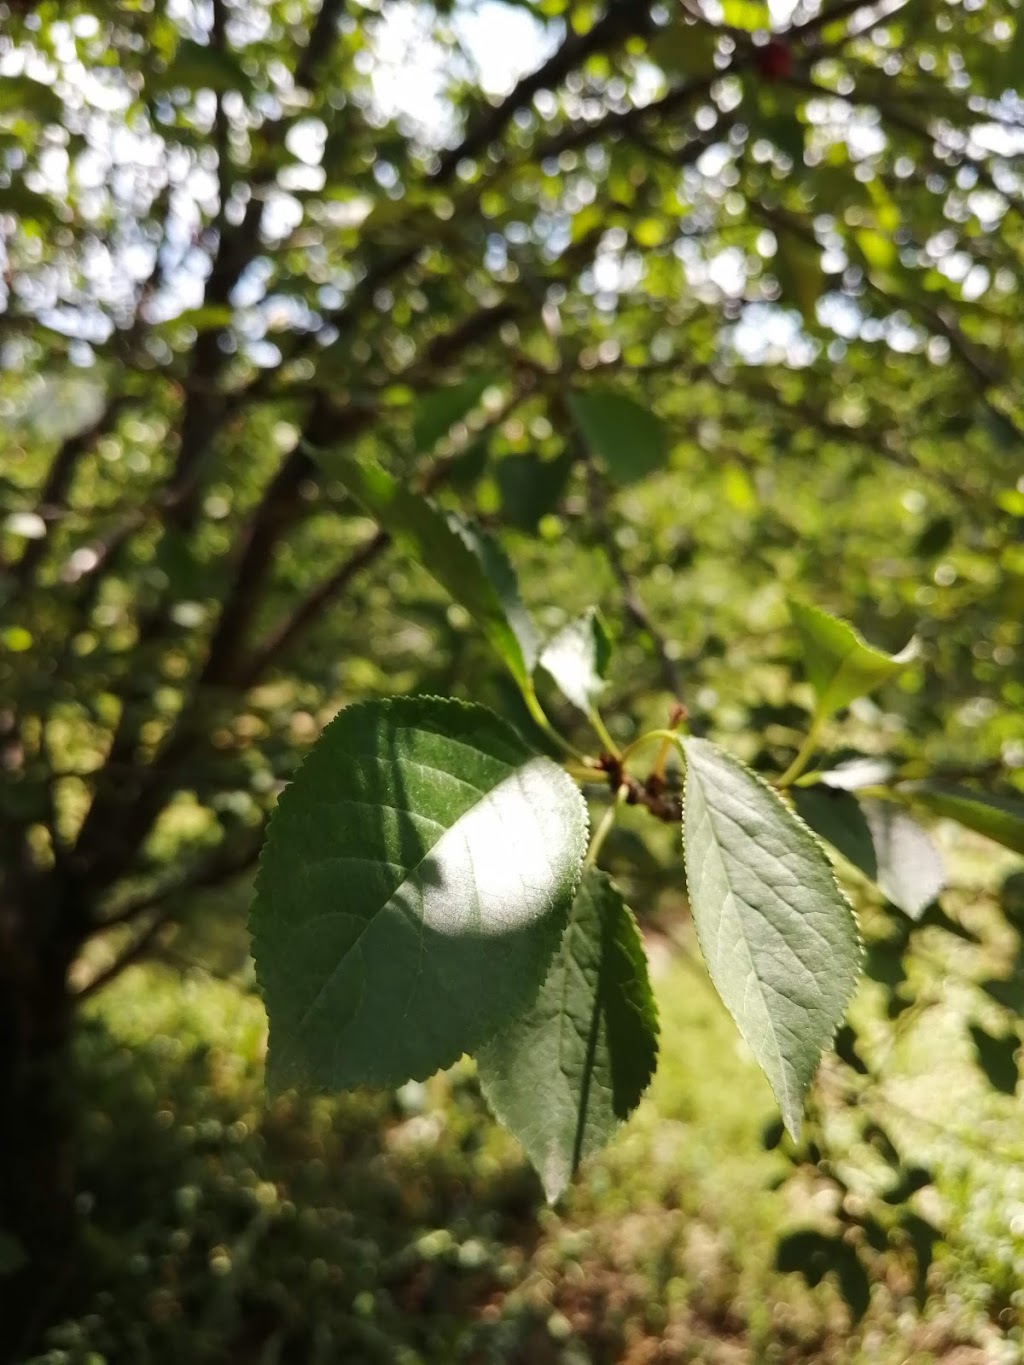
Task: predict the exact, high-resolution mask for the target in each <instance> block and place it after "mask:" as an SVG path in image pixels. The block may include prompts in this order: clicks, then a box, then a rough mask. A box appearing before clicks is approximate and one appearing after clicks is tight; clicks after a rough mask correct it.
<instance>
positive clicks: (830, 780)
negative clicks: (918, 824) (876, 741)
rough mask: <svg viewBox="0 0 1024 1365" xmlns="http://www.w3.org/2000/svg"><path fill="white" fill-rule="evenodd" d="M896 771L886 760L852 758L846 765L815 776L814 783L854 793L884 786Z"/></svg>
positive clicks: (841, 764)
mask: <svg viewBox="0 0 1024 1365" xmlns="http://www.w3.org/2000/svg"><path fill="white" fill-rule="evenodd" d="M895 771H896V770H895V768H894V767H893V765H892V764H891V763H890V762H889V761H888V760H887V759H884V758H851V759H849V760H848V761H847V762H846V763H838V764H836V766H835V767H834V768H828V769H827V770H826V771H825V772H821V773H816V774H814V781H815V782H820V783H821V784H822V786H825V787H831V788H832V789H833V790H834V791H847V792H853V791H857V790H859V789H860V788H861V787H881V786H884V785H885V784H886V783H887V782H888V781H889V779H890V778H891V777H892V775H893V773H894V772H895Z"/></svg>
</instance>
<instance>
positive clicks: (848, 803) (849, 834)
mask: <svg viewBox="0 0 1024 1365" xmlns="http://www.w3.org/2000/svg"><path fill="white" fill-rule="evenodd" d="M792 796H793V805H794V807H795V808H796V813H797V815H799V816H800V819H801V820H803V821H804V822H805V823H806V824H808V825H810V827H811V829H813V830H814V832H815V834H817V835H820V836H821V838H822V839H824V840H825V841H826V843H829V844H831V845H832V847H833V848H834V849H836V850H837V852H839V853H841V854H842V855H843V857H844V858H845V859H846V860H847V862H849V863H852V864H853V866H854V867H855V868H857V869H858V870H859V871H860V872H863V873H864V875H865V877H869V878H870V879H871V880H872V881H874V880H875V877H876V875H877V872H878V859H877V858H876V856H875V845H874V842H873V840H872V838H871V830H870V828H869V827H868V822H867V819H866V818H865V815H864V812H863V811H862V810H861V808H860V804H859V802H858V801H857V800H856V799H855V798H854V797H852V796H850V795H849V793H848V792H845V791H833V790H830V789H829V788H827V787H796V788H794V789H793V792H792Z"/></svg>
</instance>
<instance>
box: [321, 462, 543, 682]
mask: <svg viewBox="0 0 1024 1365" xmlns="http://www.w3.org/2000/svg"><path fill="white" fill-rule="evenodd" d="M311 454H312V455H313V457H314V458H315V459H316V461H317V463H318V464H320V465H321V467H322V468H323V469H324V470H325V471H326V472H327V473H328V474H329V475H330V476H331V477H332V478H336V479H338V480H340V481H341V482H342V483H343V484H344V485H345V487H346V488H347V489H348V490H349V492H350V493H351V494H352V496H353V497H354V498H355V499H356V501H357V502H360V503H362V505H363V506H364V507H365V508H366V510H367V511H368V512H369V513H370V515H371V516H372V517H374V518H375V520H377V521H378V522H379V523H380V525H381V526H382V527H384V529H385V530H387V531H389V532H390V533H391V534H392V535H395V536H398V537H401V538H403V539H404V540H406V541H408V542H411V544H412V546H413V548H414V549H415V551H416V552H417V558H418V559H419V561H420V563H421V564H422V565H423V567H424V568H425V569H426V570H427V572H428V573H429V574H432V575H433V577H434V578H436V579H437V581H438V582H439V583H440V584H441V586H442V587H444V588H445V589H447V591H448V592H449V593H450V594H451V596H452V597H453V598H454V599H455V601H456V602H460V603H461V604H462V606H464V607H465V608H466V610H467V611H468V612H469V613H470V615H471V616H472V617H473V619H474V620H475V621H476V624H477V626H478V627H479V628H480V630H481V631H482V632H483V634H484V635H485V636H486V638H487V640H488V642H489V643H490V645H491V647H492V648H493V649H494V651H495V653H496V654H497V655H498V657H499V658H500V659H501V660H502V662H503V663H504V664H505V666H506V667H507V668H508V670H509V672H510V673H511V674H512V676H513V677H514V678H515V680H516V682H517V683H519V685H520V687H521V688H523V689H524V690H528V689H529V688H530V687H531V682H530V679H531V675H532V673H533V670H534V666H535V665H536V662H537V639H536V632H535V630H534V626H533V622H532V621H531V619H530V616H529V614H528V613H527V611H526V608H525V607H524V606H523V604H522V602H521V601H520V598H519V590H518V587H517V585H516V579H515V573H514V572H513V570H512V566H511V565H510V564H509V562H508V560H507V559H506V558H505V555H504V553H503V552H502V550H501V549H500V548H499V547H498V545H496V544H495V542H494V541H493V540H492V539H491V538H490V537H489V536H487V535H485V534H484V533H483V532H482V531H480V530H477V529H476V528H475V527H473V526H472V525H470V524H469V523H468V522H465V521H463V520H462V519H461V518H459V517H456V516H455V515H454V514H453V513H445V512H442V511H441V510H440V509H439V508H438V507H436V506H435V505H434V504H433V503H432V502H430V501H429V500H428V499H427V498H425V497H422V496H421V495H420V494H418V493H413V492H410V490H409V489H407V488H405V487H403V486H402V485H401V484H400V483H399V482H398V481H397V480H396V479H393V478H392V477H391V475H390V474H388V473H387V472H386V471H385V470H383V469H381V468H380V466H379V465H372V464H368V463H367V464H363V463H360V462H359V461H357V460H354V459H352V458H351V457H350V456H346V455H343V454H339V453H337V452H335V451H327V450H320V451H311Z"/></svg>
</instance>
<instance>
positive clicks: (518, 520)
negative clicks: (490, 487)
mask: <svg viewBox="0 0 1024 1365" xmlns="http://www.w3.org/2000/svg"><path fill="white" fill-rule="evenodd" d="M572 465H573V460H572V454H571V452H569V451H565V452H563V454H561V455H559V456H558V457H557V458H556V459H554V460H542V459H541V458H540V456H539V455H506V456H505V458H504V459H503V460H499V461H498V463H497V466H496V467H495V471H494V477H495V478H496V479H497V481H498V489H499V491H500V493H501V511H502V517H503V519H504V520H505V521H506V522H507V523H508V525H510V526H516V527H518V528H519V529H520V530H523V531H535V530H536V529H537V523H538V522H539V521H540V519H541V517H543V516H545V515H546V514H547V513H548V512H552V511H554V509H555V508H556V507H557V506H558V504H559V502H560V501H561V499H562V495H563V494H564V493H565V489H566V485H567V484H568V482H569V475H570V474H571V473H572Z"/></svg>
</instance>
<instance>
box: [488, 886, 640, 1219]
mask: <svg viewBox="0 0 1024 1365" xmlns="http://www.w3.org/2000/svg"><path fill="white" fill-rule="evenodd" d="M657 1051H658V1014H657V1008H656V1006H655V1003H654V997H653V995H652V994H651V987H650V983H649V982H648V979H647V960H646V958H645V956H644V950H643V945H642V943H641V941H640V935H639V933H638V932H637V927H636V924H635V922H634V920H633V917H632V915H631V914H630V912H629V909H628V907H627V906H626V904H625V902H624V901H623V899H622V894H621V892H620V891H619V889H618V887H617V886H616V885H615V883H614V882H613V881H612V880H611V878H610V877H609V876H608V875H607V874H606V873H604V872H600V871H598V870H597V869H595V868H590V869H589V870H588V871H587V872H586V873H585V874H584V877H583V882H582V885H581V886H580V889H579V891H578V892H577V893H576V899H575V900H574V901H573V905H572V909H571V910H570V912H569V923H568V925H567V926H566V930H565V933H564V935H563V937H562V943H561V946H560V948H559V950H558V952H557V953H556V954H555V958H554V961H553V962H552V964H551V968H550V970H549V972H548V975H547V979H546V980H545V982H544V985H543V986H542V987H541V990H540V994H539V995H538V996H537V998H536V999H535V1000H534V1001H533V1003H532V1004H531V1005H530V1006H529V1008H528V1009H527V1010H526V1011H525V1012H524V1013H523V1014H521V1015H520V1016H519V1017H518V1018H516V1019H514V1020H512V1021H511V1022H510V1023H508V1024H506V1025H505V1026H504V1027H503V1028H502V1029H501V1030H500V1031H499V1032H498V1033H497V1034H496V1035H495V1037H494V1038H493V1039H492V1040H491V1041H490V1042H489V1043H488V1044H486V1045H485V1047H484V1048H483V1049H482V1050H481V1051H480V1052H479V1053H478V1054H477V1065H478V1069H479V1074H480V1081H481V1084H482V1086H483V1091H484V1095H485V1096H486V1098H487V1102H488V1104H489V1105H490V1106H491V1109H492V1110H493V1111H494V1113H495V1115H496V1116H497V1118H498V1119H500V1121H501V1122H502V1123H503V1124H504V1125H505V1127H506V1128H508V1129H509V1130H510V1131H511V1132H512V1133H513V1135H514V1136H515V1137H516V1138H518V1140H519V1141H520V1142H521V1143H522V1144H523V1147H524V1148H525V1150H526V1154H527V1156H528V1157H529V1158H530V1160H531V1161H532V1163H533V1165H534V1166H535V1167H536V1169H537V1171H538V1173H539V1175H540V1177H541V1181H542V1183H543V1185H544V1192H545V1194H546V1195H547V1197H548V1199H549V1200H550V1201H552V1202H553V1201H554V1200H555V1199H557V1198H558V1196H559V1195H560V1194H561V1193H562V1191H563V1190H564V1189H565V1187H566V1186H567V1185H568V1183H569V1182H570V1180H571V1179H572V1177H573V1176H574V1174H575V1173H576V1170H577V1168H578V1167H579V1164H580V1162H581V1161H582V1160H584V1159H585V1158H586V1157H587V1156H589V1155H590V1154H591V1153H593V1152H596V1151H598V1150H599V1149H600V1148H601V1147H603V1146H604V1145H605V1143H606V1142H607V1141H608V1139H609V1138H610V1137H611V1135H612V1134H613V1133H614V1131H615V1129H616V1127H617V1126H618V1124H619V1123H620V1122H621V1121H622V1120H623V1119H625V1118H627V1117H628V1116H629V1114H630V1113H632V1111H633V1110H634V1109H635V1108H636V1106H637V1105H638V1104H639V1102H640V1097H641V1096H642V1095H643V1092H644V1091H645V1090H646V1088H647V1085H648V1083H649V1081H650V1079H651V1076H652V1075H653V1074H654V1068H655V1064H656V1061H657Z"/></svg>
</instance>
